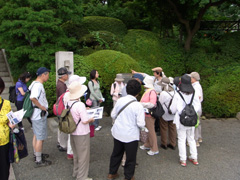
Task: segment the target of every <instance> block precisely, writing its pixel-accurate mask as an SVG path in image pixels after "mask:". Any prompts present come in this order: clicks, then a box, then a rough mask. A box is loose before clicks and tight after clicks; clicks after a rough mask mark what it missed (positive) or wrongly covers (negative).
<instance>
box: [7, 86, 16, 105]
mask: <svg viewBox="0 0 240 180" xmlns="http://www.w3.org/2000/svg"><path fill="white" fill-rule="evenodd" d="M15 88H16V87H15V86H10V87H9V98H8V99H9V101H10V102H12V103H15V102H16V101H17V93H16V89H15Z"/></svg>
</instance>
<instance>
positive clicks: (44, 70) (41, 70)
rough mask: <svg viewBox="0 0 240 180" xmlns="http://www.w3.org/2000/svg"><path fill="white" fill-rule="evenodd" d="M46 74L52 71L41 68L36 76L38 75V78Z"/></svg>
mask: <svg viewBox="0 0 240 180" xmlns="http://www.w3.org/2000/svg"><path fill="white" fill-rule="evenodd" d="M45 72H50V70H49V69H47V68H45V67H40V68H38V70H37V73H36V74H37V76H40V75H41V74H43V73H45Z"/></svg>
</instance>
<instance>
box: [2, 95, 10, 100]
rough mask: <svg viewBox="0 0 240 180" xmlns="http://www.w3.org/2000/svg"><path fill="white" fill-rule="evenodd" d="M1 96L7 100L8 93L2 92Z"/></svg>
mask: <svg viewBox="0 0 240 180" xmlns="http://www.w3.org/2000/svg"><path fill="white" fill-rule="evenodd" d="M1 97H2V98H3V99H7V100H8V97H9V94H8V93H2V94H1Z"/></svg>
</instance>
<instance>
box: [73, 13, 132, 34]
mask: <svg viewBox="0 0 240 180" xmlns="http://www.w3.org/2000/svg"><path fill="white" fill-rule="evenodd" d="M92 31H109V32H111V33H113V34H115V35H117V36H119V37H122V36H124V35H125V34H126V33H127V27H126V25H125V24H124V23H123V22H122V21H121V20H119V19H116V18H110V17H101V16H87V17H84V18H83V21H82V23H81V25H80V26H79V27H76V32H77V34H78V37H79V38H81V37H83V36H84V35H86V34H89V32H92Z"/></svg>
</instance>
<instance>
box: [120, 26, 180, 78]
mask: <svg viewBox="0 0 240 180" xmlns="http://www.w3.org/2000/svg"><path fill="white" fill-rule="evenodd" d="M119 50H120V51H122V52H124V53H126V54H129V55H130V56H131V57H132V58H134V59H136V60H137V61H138V62H139V63H140V64H141V68H142V69H141V71H143V72H146V73H150V74H151V73H152V72H151V69H152V68H153V67H157V66H160V67H162V68H163V71H164V72H165V74H166V75H167V76H174V75H176V74H181V73H183V72H184V66H183V65H182V62H183V59H184V56H183V51H182V50H181V48H180V47H179V45H178V43H177V42H176V41H175V40H173V39H159V36H158V35H157V34H155V33H153V32H150V31H145V30H136V29H131V30H129V31H128V34H127V35H126V36H125V37H124V39H123V47H121V48H119Z"/></svg>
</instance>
